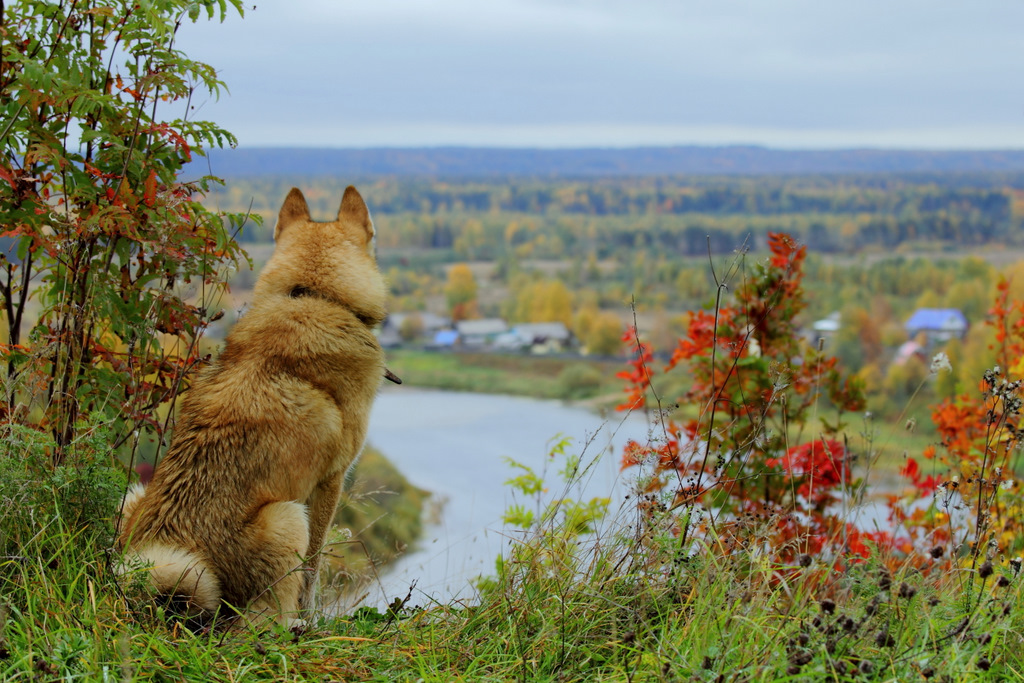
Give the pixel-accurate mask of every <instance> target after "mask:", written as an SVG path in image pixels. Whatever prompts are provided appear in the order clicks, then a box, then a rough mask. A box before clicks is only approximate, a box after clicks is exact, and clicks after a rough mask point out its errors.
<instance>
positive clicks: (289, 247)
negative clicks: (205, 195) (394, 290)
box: [256, 186, 387, 327]
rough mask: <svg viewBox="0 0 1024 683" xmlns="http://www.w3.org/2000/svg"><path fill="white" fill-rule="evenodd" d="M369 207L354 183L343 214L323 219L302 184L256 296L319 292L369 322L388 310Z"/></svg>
mask: <svg viewBox="0 0 1024 683" xmlns="http://www.w3.org/2000/svg"><path fill="white" fill-rule="evenodd" d="M374 236H375V233H374V228H373V221H372V220H371V219H370V211H369V210H368V209H367V208H366V203H365V202H364V201H363V198H362V197H361V196H360V195H359V192H358V191H357V190H356V188H354V187H352V186H349V187H347V188H346V189H345V195H344V197H343V198H342V200H341V208H340V209H338V217H337V219H336V220H334V221H330V222H326V223H321V222H317V221H314V220H312V219H311V218H310V216H309V206H308V205H307V204H306V199H305V197H303V196H302V192H301V191H299V190H298V189H297V188H292V190H291V192H289V193H288V196H287V197H286V198H285V200H284V205H283V206H282V207H281V213H280V214H279V216H278V219H277V225H276V226H275V227H274V242H275V243H276V246H275V248H274V255H273V257H272V258H271V259H270V261H268V262H267V265H266V267H265V268H264V269H263V272H262V273H261V274H260V278H259V280H258V281H257V283H256V296H257V297H263V296H266V297H291V298H301V297H316V298H320V299H324V300H326V301H328V302H330V303H332V304H335V305H337V306H340V307H342V308H344V309H347V310H348V311H350V312H351V313H352V314H353V315H354V316H355V317H356V318H357V319H358V320H359V321H361V322H362V323H363V324H365V325H366V326H368V327H374V326H376V325H378V324H379V323H380V322H381V321H383V320H384V318H385V316H386V315H387V311H386V305H387V288H386V286H385V284H384V278H383V277H382V276H381V274H380V271H379V270H378V269H377V259H376V254H375V249H374Z"/></svg>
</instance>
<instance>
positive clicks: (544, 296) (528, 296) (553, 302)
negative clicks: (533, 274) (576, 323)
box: [512, 280, 572, 327]
mask: <svg viewBox="0 0 1024 683" xmlns="http://www.w3.org/2000/svg"><path fill="white" fill-rule="evenodd" d="M512 317H513V318H514V319H515V320H516V321H517V322H527V323H549V322H561V323H564V324H565V326H566V327H570V326H571V325H572V294H571V293H570V292H569V290H568V288H567V287H566V286H565V284H563V283H562V281H561V280H539V281H535V282H530V283H527V284H525V285H524V286H522V287H520V289H519V291H518V292H517V293H516V305H515V310H514V312H513V315H512Z"/></svg>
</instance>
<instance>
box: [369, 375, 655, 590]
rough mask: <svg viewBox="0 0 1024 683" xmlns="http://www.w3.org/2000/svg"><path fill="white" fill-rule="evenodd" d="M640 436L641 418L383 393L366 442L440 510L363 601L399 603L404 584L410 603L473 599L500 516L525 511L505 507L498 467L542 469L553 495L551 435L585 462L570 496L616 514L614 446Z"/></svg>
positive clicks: (499, 545)
mask: <svg viewBox="0 0 1024 683" xmlns="http://www.w3.org/2000/svg"><path fill="white" fill-rule="evenodd" d="M648 432H649V428H648V425H647V422H646V420H645V419H644V418H643V417H642V416H641V415H623V414H621V413H612V414H610V416H609V417H608V418H607V419H606V418H602V417H601V416H599V415H596V414H594V413H593V412H590V411H588V410H585V409H582V408H579V407H575V406H572V405H569V404H566V403H562V402H560V401H549V400H538V399H530V398H521V397H515V396H500V395H490V394H470V393H460V392H448V391H437V390H427V389H409V388H405V387H395V388H388V389H386V390H384V391H382V392H381V394H380V396H378V398H377V402H376V404H375V405H374V408H373V414H372V417H371V419H370V432H369V438H368V441H369V443H370V444H372V445H373V446H374V447H375V448H377V449H378V450H380V451H381V452H382V453H383V454H384V455H385V456H386V457H387V458H388V459H389V460H390V461H391V462H392V463H394V464H395V466H396V467H398V469H399V470H400V471H401V472H402V473H403V474H404V475H405V476H406V477H407V478H408V479H409V480H410V481H411V482H412V483H413V484H415V485H416V486H419V487H421V488H424V489H426V490H428V491H431V492H432V493H433V494H434V496H435V498H436V499H437V500H440V501H443V503H444V504H443V507H442V508H441V511H440V515H439V519H438V520H437V522H436V523H433V524H430V525H428V526H427V528H426V530H425V533H424V535H423V537H422V539H421V540H420V541H419V543H418V544H417V545H416V547H414V548H413V550H412V551H411V552H409V553H408V554H407V555H405V556H404V557H402V558H400V559H399V560H398V561H397V562H395V563H394V564H393V565H392V566H391V567H389V568H388V569H387V570H386V573H385V574H384V575H383V576H382V578H381V582H382V585H378V586H374V587H373V588H372V589H371V593H370V596H368V597H367V599H366V602H367V603H369V604H383V603H387V602H390V600H392V599H394V598H395V597H405V596H406V594H407V593H408V592H409V587H410V585H411V584H412V582H413V581H415V582H416V588H415V589H414V591H413V597H412V600H411V604H420V605H428V604H430V603H431V601H432V600H437V601H440V602H447V601H451V600H453V599H459V598H470V597H472V595H473V589H472V587H471V584H470V582H471V580H472V579H473V578H474V577H476V576H479V575H481V574H490V573H493V571H494V560H495V558H496V557H497V556H498V555H499V554H500V553H501V552H502V549H503V548H504V547H505V545H506V541H507V534H505V533H504V532H503V529H502V526H503V525H502V522H501V517H502V514H503V513H504V512H505V510H506V509H507V508H508V506H509V505H510V504H512V503H513V502H520V503H526V504H528V503H529V502H530V501H526V500H522V499H518V500H517V499H514V498H513V495H512V491H511V489H510V488H509V487H508V486H506V485H505V482H506V481H507V480H508V479H510V478H511V477H513V476H515V475H516V474H517V472H515V471H514V470H513V469H512V468H511V467H510V466H509V465H508V464H507V463H506V462H505V460H504V458H506V457H508V458H513V459H515V460H517V461H518V462H521V463H523V464H525V465H529V466H530V467H533V468H535V470H536V471H537V472H538V473H541V472H542V471H543V470H544V469H545V467H546V466H547V468H548V470H549V476H548V477H546V478H545V481H546V482H548V483H549V485H550V487H551V489H552V490H555V489H557V488H558V487H557V484H558V481H559V480H558V477H557V474H556V472H557V470H558V469H559V466H560V465H561V463H559V462H556V463H553V464H552V463H551V459H550V458H549V457H548V453H549V451H550V449H551V446H552V443H553V442H554V441H556V440H557V439H559V438H560V436H564V437H568V438H569V439H571V445H570V447H569V448H568V449H567V452H568V453H574V454H579V455H581V456H582V460H583V463H584V464H585V465H586V464H589V463H593V465H592V468H591V469H590V470H589V471H588V472H587V477H586V483H585V486H584V488H583V491H582V494H579V492H576V495H582V496H583V497H586V498H587V499H589V498H591V497H594V496H608V497H611V498H612V500H613V507H617V506H618V502H617V501H622V500H623V497H624V494H625V491H626V486H625V484H624V482H623V481H622V478H621V477H620V473H619V466H618V465H619V457H620V454H621V452H622V447H623V446H624V445H625V443H626V441H627V440H628V439H631V438H633V439H638V440H640V439H646V438H647V437H648Z"/></svg>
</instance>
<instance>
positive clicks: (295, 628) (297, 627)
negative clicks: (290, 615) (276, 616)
mask: <svg viewBox="0 0 1024 683" xmlns="http://www.w3.org/2000/svg"><path fill="white" fill-rule="evenodd" d="M281 625H282V626H284V627H285V628H286V629H288V630H289V631H291V632H292V633H293V634H294V635H296V636H301V635H302V634H303V633H305V632H306V631H308V630H309V624H308V623H307V622H306V620H305V619H285V620H284V622H283V623H282V624H281Z"/></svg>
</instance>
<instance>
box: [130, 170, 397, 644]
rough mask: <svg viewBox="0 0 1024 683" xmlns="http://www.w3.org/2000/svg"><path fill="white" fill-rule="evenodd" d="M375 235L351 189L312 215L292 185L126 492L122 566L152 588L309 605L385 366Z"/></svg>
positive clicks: (189, 602) (189, 603) (294, 609)
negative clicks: (145, 472)
mask: <svg viewBox="0 0 1024 683" xmlns="http://www.w3.org/2000/svg"><path fill="white" fill-rule="evenodd" d="M373 238H374V229H373V223H372V221H371V220H370V214H369V211H368V210H367V208H366V204H365V203H364V202H363V199H362V197H360V195H359V193H358V192H357V191H356V190H355V188H353V187H348V188H347V189H346V190H345V195H344V198H343V199H342V202H341V209H340V210H339V212H338V218H337V220H336V221H334V222H330V223H318V222H313V221H312V220H310V217H309V209H308V207H307V205H306V200H305V198H303V196H302V193H301V192H300V191H299V190H297V189H292V191H291V192H290V193H289V194H288V197H287V199H285V202H284V205H283V206H282V208H281V213H280V216H279V218H278V221H277V226H276V228H275V230H274V240H275V242H276V247H275V250H274V255H273V257H272V258H271V259H270V261H269V262H268V263H267V265H266V267H265V268H264V269H263V272H262V273H261V275H260V277H259V280H258V281H257V283H256V288H255V292H254V296H253V301H252V306H251V307H250V309H249V311H248V312H247V313H246V314H245V315H244V316H243V317H242V318H241V320H239V321H238V323H237V324H236V325H235V326H234V329H233V330H232V331H231V334H230V335H229V336H228V338H227V343H226V346H225V348H224V351H223V352H222V353H221V355H220V357H219V358H218V359H217V360H216V361H215V362H214V363H213V365H212V366H211V367H210V368H208V369H207V370H205V371H204V372H203V373H202V374H201V375H200V377H199V378H198V379H197V380H196V382H195V383H194V385H193V386H192V387H191V389H190V390H189V391H188V393H187V394H186V395H185V398H184V399H183V404H182V407H181V411H180V414H179V417H178V420H177V425H176V427H175V433H174V439H173V441H172V443H171V447H170V449H169V450H168V452H167V455H166V456H165V457H164V459H163V460H162V461H161V462H160V464H159V466H158V467H157V468H156V472H155V473H154V475H153V479H152V481H150V482H149V484H147V485H145V486H143V485H141V484H137V485H136V486H135V487H134V488H133V489H132V490H130V491H129V492H128V495H126V496H125V500H124V503H123V506H122V514H121V519H120V524H119V543H120V545H121V547H122V548H123V549H124V550H125V555H126V558H128V561H127V562H126V563H125V566H130V565H132V564H135V565H140V564H142V565H149V566H150V568H149V569H148V570H145V571H148V572H149V576H148V582H149V584H150V589H151V590H152V591H153V592H154V593H157V594H160V595H164V596H167V597H169V598H171V597H173V598H174V599H175V600H176V601H177V602H178V603H182V602H184V603H185V609H184V611H185V612H186V613H187V614H188V615H190V616H199V617H204V616H208V615H212V614H213V613H214V612H215V611H216V610H217V609H218V608H219V607H220V606H221V605H222V604H227V605H230V606H231V607H232V608H234V609H235V610H237V611H238V612H240V613H241V614H243V615H244V616H245V617H246V618H247V620H249V621H252V622H262V621H265V620H268V619H273V620H276V621H279V622H281V623H286V624H287V623H290V622H291V620H292V619H296V618H297V615H298V612H299V610H300V609H303V608H309V607H311V602H312V599H313V594H314V588H315V582H316V572H317V566H318V564H319V552H320V550H321V547H322V545H323V543H324V536H325V533H326V531H327V529H328V526H329V525H330V524H331V521H332V519H333V518H334V514H335V508H336V506H337V504H338V498H339V495H340V493H341V488H342V484H343V481H344V477H345V473H346V471H347V470H348V468H349V467H350V466H351V465H352V464H353V463H354V462H355V460H356V458H357V457H358V455H359V452H360V450H361V449H362V447H363V441H364V439H365V437H366V429H367V422H368V419H369V415H370V407H371V404H372V403H373V399H374V396H375V395H376V393H377V390H378V388H379V386H380V384H381V380H382V378H383V377H384V376H385V372H387V371H386V368H385V367H384V355H383V352H382V351H381V348H380V345H379V344H378V343H377V339H376V337H375V336H374V334H373V328H374V327H375V326H376V325H377V324H378V323H380V322H381V321H382V320H383V319H384V317H385V305H386V299H387V290H386V287H385V284H384V280H383V278H382V277H381V275H380V272H379V271H378V269H377V264H376V260H375V255H374V239H373ZM389 376H390V373H389ZM133 558H137V560H138V561H134V562H133V561H132V559H133Z"/></svg>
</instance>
